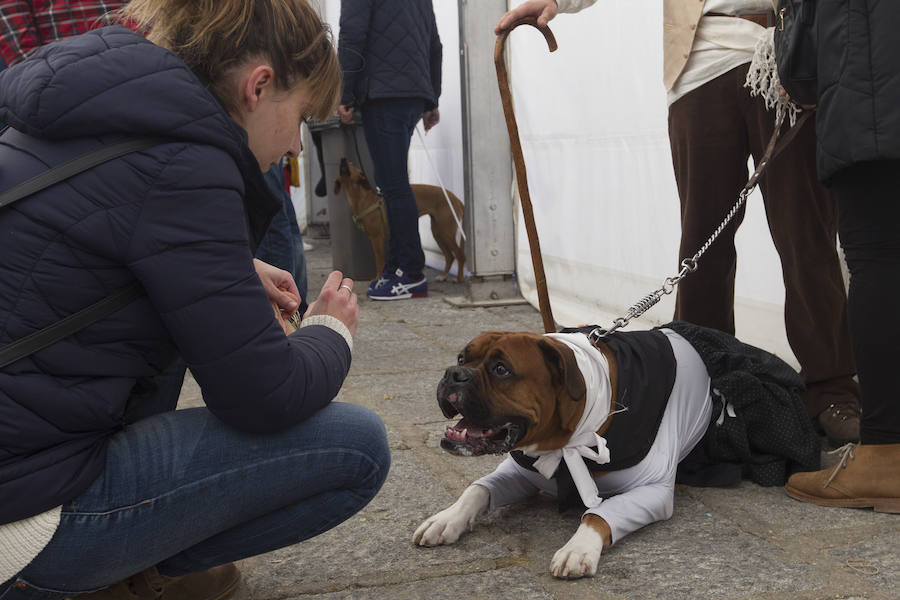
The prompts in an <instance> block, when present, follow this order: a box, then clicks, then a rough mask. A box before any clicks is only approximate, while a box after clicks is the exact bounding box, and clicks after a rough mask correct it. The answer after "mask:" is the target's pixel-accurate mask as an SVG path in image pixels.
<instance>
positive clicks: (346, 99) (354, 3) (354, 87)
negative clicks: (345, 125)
mask: <svg viewBox="0 0 900 600" xmlns="http://www.w3.org/2000/svg"><path fill="white" fill-rule="evenodd" d="M372 1H373V0H341V19H340V28H341V30H340V33H339V34H338V59H339V60H340V63H341V70H342V71H343V72H344V91H343V95H342V96H341V104H343V105H345V106H351V105H358V104H359V102H358V101H359V100H360V98H358V97H357V92H358V91H359V87H360V85H361V84H362V80H363V77H364V75H365V68H366V64H365V58H364V57H365V54H366V39H367V36H368V32H369V23H370V21H371V19H372ZM357 108H358V106H357Z"/></svg>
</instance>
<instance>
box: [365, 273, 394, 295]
mask: <svg viewBox="0 0 900 600" xmlns="http://www.w3.org/2000/svg"><path fill="white" fill-rule="evenodd" d="M393 276H394V274H393V273H392V272H391V271H388V269H387V267H385V268H384V271H382V272H381V275H379V276H378V277H376V278H375V279H373V280H372V281H370V282H369V290H368V291H367V292H366V293H367V294H368V292H371V291H372V290H374V289H375V288H377V287H381V286H383V285H384V284H385V283H387V281H388V279H390V278H391V277H393Z"/></svg>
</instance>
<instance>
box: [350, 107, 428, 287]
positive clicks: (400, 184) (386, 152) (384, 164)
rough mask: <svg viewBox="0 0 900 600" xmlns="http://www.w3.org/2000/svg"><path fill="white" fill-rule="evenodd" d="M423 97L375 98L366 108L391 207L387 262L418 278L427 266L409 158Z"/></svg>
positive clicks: (378, 177)
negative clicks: (408, 164) (410, 179)
mask: <svg viewBox="0 0 900 600" xmlns="http://www.w3.org/2000/svg"><path fill="white" fill-rule="evenodd" d="M424 107H425V102H424V100H420V99H408V98H398V99H391V100H372V101H369V102H366V104H365V105H364V106H363V109H362V117H363V129H364V131H365V134H366V143H367V144H368V145H369V153H370V154H371V155H372V162H373V163H374V165H375V181H376V183H377V185H378V187H380V188H381V192H382V193H383V194H384V200H385V204H386V206H387V217H388V227H389V229H390V243H389V245H388V256H387V259H386V262H387V264H388V265H389V266H390V267H391V268H400V269H402V270H403V271H404V273H406V274H407V275H408V276H412V277H417V276H419V275H421V273H422V270H423V269H424V268H425V254H424V253H423V252H422V242H421V240H420V238H419V209H418V207H417V206H416V199H415V196H413V193H412V188H411V187H410V186H409V172H408V171H407V168H408V166H407V158H408V155H409V142H410V140H411V139H412V133H413V129H414V128H415V126H416V123H418V121H419V119H420V118H421V116H422V111H423V110H424Z"/></svg>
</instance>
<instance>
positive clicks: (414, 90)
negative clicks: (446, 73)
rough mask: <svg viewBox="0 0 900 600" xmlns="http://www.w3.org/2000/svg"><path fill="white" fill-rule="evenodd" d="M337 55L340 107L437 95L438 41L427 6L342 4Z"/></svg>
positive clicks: (431, 104)
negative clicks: (341, 84)
mask: <svg viewBox="0 0 900 600" xmlns="http://www.w3.org/2000/svg"><path fill="white" fill-rule="evenodd" d="M340 26H341V30H340V33H339V35H338V40H339V42H338V53H339V57H340V61H341V68H342V69H343V70H344V95H343V98H342V99H341V104H344V105H346V106H355V107H357V108H358V107H360V106H362V104H363V103H364V102H365V101H366V100H377V99H381V98H422V99H424V100H425V110H432V109H434V108H436V107H437V105H438V98H439V97H440V95H441V59H442V48H441V40H440V37H439V36H438V30H437V22H436V21H435V18H434V8H433V6H432V4H431V0H341V22H340Z"/></svg>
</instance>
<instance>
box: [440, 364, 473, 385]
mask: <svg viewBox="0 0 900 600" xmlns="http://www.w3.org/2000/svg"><path fill="white" fill-rule="evenodd" d="M445 376H446V377H447V380H448V381H450V382H452V383H468V382H469V381H471V380H472V373H471V370H470V369H467V368H465V367H450V368H448V369H447V372H446V373H445Z"/></svg>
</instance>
